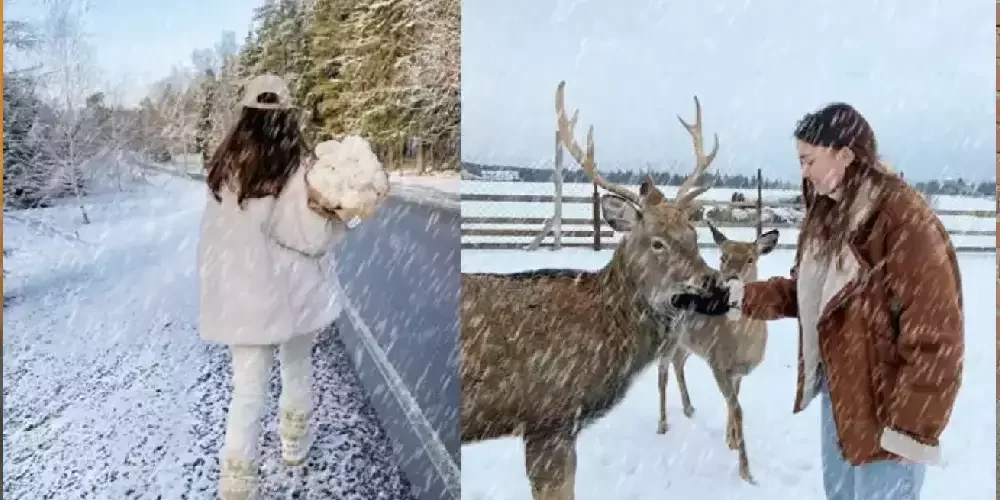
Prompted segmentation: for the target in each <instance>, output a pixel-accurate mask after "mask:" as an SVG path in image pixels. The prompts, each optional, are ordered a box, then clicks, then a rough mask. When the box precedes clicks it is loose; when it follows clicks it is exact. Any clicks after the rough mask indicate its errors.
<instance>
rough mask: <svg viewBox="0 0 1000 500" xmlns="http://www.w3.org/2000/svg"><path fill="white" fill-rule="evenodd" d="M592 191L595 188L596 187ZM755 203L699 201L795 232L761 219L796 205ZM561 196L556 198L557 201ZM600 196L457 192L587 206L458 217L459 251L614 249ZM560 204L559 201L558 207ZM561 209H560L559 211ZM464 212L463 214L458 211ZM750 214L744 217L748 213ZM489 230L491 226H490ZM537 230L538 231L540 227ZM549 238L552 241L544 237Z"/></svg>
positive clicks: (748, 223) (746, 224) (977, 248)
mask: <svg viewBox="0 0 1000 500" xmlns="http://www.w3.org/2000/svg"><path fill="white" fill-rule="evenodd" d="M595 188H596V187H595ZM758 193H759V194H758V198H757V199H756V200H750V201H741V202H732V201H724V200H703V201H701V200H700V201H699V202H700V204H701V205H702V206H703V207H705V209H706V213H707V216H706V218H708V219H709V220H712V219H713V217H711V213H710V212H709V210H710V209H722V210H723V211H726V210H731V209H743V210H746V211H747V212H756V213H755V214H753V216H748V218H747V220H743V221H739V220H735V221H734V220H719V221H715V220H712V223H713V225H715V226H716V227H718V228H719V229H723V230H725V229H726V228H746V229H750V228H755V229H756V231H757V232H758V233H759V232H760V231H761V228H762V227H763V226H766V227H767V228H768V229H772V228H773V229H779V230H781V229H785V230H798V229H799V224H798V223H796V222H792V221H786V220H782V219H783V216H781V215H778V217H779V219H778V220H775V221H773V222H768V221H766V220H763V217H762V216H763V214H764V212H765V210H773V209H791V210H793V211H796V212H798V211H801V209H802V205H801V204H800V203H791V202H782V201H767V200H762V199H761V197H760V190H758ZM560 198H561V199H560ZM599 200H600V197H599V195H598V194H597V192H596V189H595V192H594V194H592V195H590V196H566V195H562V196H561V197H560V196H553V195H540V194H539V195H536V194H472V193H467V194H462V195H461V201H462V202H464V203H495V204H497V205H498V206H497V211H498V212H502V211H503V208H502V204H506V203H521V204H523V203H535V204H550V203H553V204H560V205H562V204H567V203H568V204H576V205H580V204H588V205H591V206H592V210H591V212H592V215H591V216H590V217H587V218H580V217H576V218H572V217H571V218H563V217H561V213H562V210H558V211H557V212H558V214H559V215H560V217H559V219H560V220H559V221H558V222H556V221H554V218H553V217H548V218H546V217H506V216H499V215H498V216H495V217H494V216H483V215H470V216H463V217H462V220H461V223H462V229H461V235H462V248H463V249H470V250H471V249H474V250H514V249H518V250H520V249H523V250H535V249H538V248H541V247H547V248H550V249H553V250H555V249H558V248H592V249H594V250H606V249H610V248H613V247H614V246H615V244H616V243H617V238H616V237H615V233H614V232H613V231H612V230H611V228H610V227H608V226H607V225H606V224H605V223H604V222H603V220H601V219H600V205H599ZM559 202H561V203H559ZM560 208H562V207H560ZM463 212H464V211H463ZM936 213H937V214H938V215H939V216H966V217H975V218H990V219H994V218H996V217H997V213H996V212H994V211H990V210H937V211H936ZM748 215H749V214H748ZM489 226H494V227H489ZM496 226H522V227H496ZM553 227H558V228H559V231H558V233H556V232H555V231H553ZM540 228H541V229H542V231H541V232H539V229H540ZM948 234H949V235H951V236H980V237H994V238H995V237H996V230H985V229H982V230H979V229H949V231H948ZM549 236H551V237H549ZM480 237H490V238H512V239H513V238H517V239H519V240H523V239H531V238H534V239H533V240H532V241H466V238H480ZM563 238H576V239H580V240H589V241H563ZM699 246H700V247H702V248H711V247H714V246H715V245H714V243H712V242H699ZM778 248H779V249H794V248H795V245H794V244H788V243H784V244H779V245H778ZM956 250H957V251H959V252H963V253H966V252H968V253H995V252H996V245H995V244H994V245H958V246H956Z"/></svg>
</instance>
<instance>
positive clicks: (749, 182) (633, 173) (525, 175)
mask: <svg viewBox="0 0 1000 500" xmlns="http://www.w3.org/2000/svg"><path fill="white" fill-rule="evenodd" d="M492 170H505V171H513V172H517V174H518V179H519V181H521V182H552V175H553V171H552V169H551V168H529V167H513V166H507V165H482V164H478V163H471V162H462V171H463V172H465V173H468V174H471V175H474V176H480V175H482V172H483V171H492ZM601 174H602V175H603V176H604V177H605V178H606V179H608V180H610V181H612V182H617V183H621V184H630V185H636V184H639V183H641V182H642V181H643V180H644V179H645V178H646V176H647V175H649V176H652V177H653V180H654V181H655V182H656V184H658V185H661V186H678V185H680V184H681V183H682V182H684V179H685V178H687V175H688V172H669V171H656V172H646V171H641V170H638V169H636V170H622V169H618V170H606V169H602V172H601ZM763 174H764V175H763V188H764V189H791V190H797V189H799V187H800V184H799V182H797V181H796V182H791V181H788V180H782V179H770V178H768V177H767V172H763ZM904 175H905V172H904ZM563 180H564V181H565V182H573V183H578V182H584V183H586V182H590V179H589V178H588V177H587V174H586V173H584V172H583V170H581V169H578V168H571V169H564V170H563ZM701 183H702V184H710V185H713V186H718V187H720V188H726V189H747V190H750V189H757V176H756V175H753V176H749V175H744V174H720V173H716V172H709V173H706V174H705V175H704V176H703V177H702V180H701ZM913 186H914V188H916V189H917V190H918V191H920V192H922V193H926V194H930V195H962V196H983V197H996V193H997V191H996V181H995V180H990V181H983V182H971V181H967V180H965V179H963V178H958V179H948V180H932V181H919V182H915V183H913Z"/></svg>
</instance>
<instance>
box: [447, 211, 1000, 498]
mask: <svg viewBox="0 0 1000 500" xmlns="http://www.w3.org/2000/svg"><path fill="white" fill-rule="evenodd" d="M463 208H464V207H463ZM705 257H706V260H708V261H709V262H718V254H717V252H715V251H713V250H709V251H705ZM608 258H610V252H594V251H591V250H575V249H572V250H562V251H559V252H553V251H546V250H539V251H537V252H533V253H528V252H523V251H488V250H487V251H474V250H464V251H463V252H462V271H463V272H481V271H490V272H512V271H517V270H524V269H531V268H542V267H574V268H591V269H597V268H599V267H601V266H602V265H603V264H605V263H606V261H607V259H608ZM791 262H792V252H791V251H779V252H775V253H774V254H772V255H769V256H767V257H766V258H764V259H762V260H761V276H762V277H766V276H771V275H781V274H786V273H787V272H788V269H789V268H790V267H791ZM960 266H961V271H962V276H963V281H964V293H965V308H966V321H967V323H966V324H967V329H966V341H967V351H966V356H967V357H966V361H965V375H964V385H963V387H962V390H961V393H960V395H959V399H958V402H957V406H956V408H955V413H954V415H953V417H952V421H951V424H950V425H949V427H948V429H947V431H946V432H945V434H944V436H943V438H942V439H943V448H944V453H945V459H946V460H947V461H948V462H947V465H946V466H945V467H943V468H932V469H930V470H929V472H928V476H927V482H926V485H925V488H924V495H923V496H924V497H925V498H928V499H943V498H961V499H962V500H987V499H993V498H995V496H996V492H995V481H994V479H995V476H994V472H995V471H994V467H993V465H994V460H995V456H994V449H991V448H990V443H989V441H987V440H986V439H984V437H985V436H989V435H991V434H994V432H995V429H996V425H995V424H996V409H995V407H994V405H993V404H991V403H992V402H993V398H994V395H995V394H996V379H995V378H994V374H995V371H996V359H995V354H994V352H995V351H994V344H995V342H996V337H995V335H996V329H995V323H994V314H993V313H994V306H995V303H996V289H995V288H994V287H993V286H992V284H993V276H994V274H995V272H996V260H995V256H994V255H963V256H961V260H960ZM769 339H770V342H769V345H768V351H767V358H766V359H765V361H764V363H763V364H762V365H761V366H760V367H759V368H758V369H757V370H756V371H755V372H754V373H753V374H751V375H750V376H749V377H747V378H746V379H744V383H743V389H742V391H741V401H742V404H743V410H744V415H745V417H744V418H745V420H746V437H747V451H748V453H749V455H750V467H751V471H752V473H753V474H754V476H755V479H757V481H758V483H759V484H758V486H756V487H754V486H750V485H748V484H746V483H744V482H743V481H741V480H740V478H739V475H738V473H737V461H736V454H735V452H731V451H729V450H728V448H727V447H726V443H725V434H724V431H725V404H724V402H723V400H722V397H721V396H720V395H719V393H718V389H717V388H716V386H715V383H714V382H713V381H712V378H711V374H710V372H709V371H708V369H707V366H706V365H705V364H704V362H702V361H700V360H698V359H696V358H692V360H690V361H689V362H688V364H687V368H686V373H687V375H688V377H687V378H688V384H689V388H690V391H691V398H692V402H693V404H694V406H695V408H696V413H695V414H694V416H693V418H692V419H688V418H686V417H685V416H684V414H683V412H682V411H681V405H680V397H679V395H678V392H677V388H676V387H677V385H676V378H675V377H674V376H673V374H671V384H670V388H669V389H668V394H667V406H668V417H667V418H668V421H669V423H670V426H671V428H670V430H669V431H668V432H667V434H665V435H657V434H656V422H657V418H658V417H657V412H658V401H657V390H656V369H655V367H653V368H651V369H650V370H648V371H647V372H646V373H644V374H643V375H641V376H640V378H639V379H638V380H637V381H636V383H635V385H634V386H633V387H632V389H631V390H630V392H629V393H628V395H627V396H626V398H625V400H624V401H623V402H622V403H621V405H620V406H618V407H617V408H616V409H615V410H613V411H612V412H611V413H610V414H608V416H607V417H605V418H604V419H603V420H601V421H600V422H598V423H597V424H595V425H594V426H593V427H591V428H589V429H587V430H585V431H584V432H583V434H582V436H581V439H580V442H579V448H578V449H579V454H578V455H579V459H578V460H579V465H578V469H577V483H576V495H577V499H578V500H590V499H592V500H605V499H612V498H614V499H621V500H633V499H634V500H653V499H662V498H684V499H688V498H712V499H713V500H715V499H719V500H723V499H732V500H735V499H741V500H773V499H779V498H781V499H785V498H794V499H801V500H813V499H822V498H824V496H823V492H822V486H821V478H820V465H819V440H818V437H819V431H818V426H819V423H818V422H819V413H818V404H815V403H814V404H813V405H812V406H810V407H809V409H808V410H807V411H806V412H804V413H802V414H799V415H796V416H793V415H792V411H791V410H792V402H793V399H794V393H795V356H796V348H797V345H796V344H797V334H796V326H795V322H794V321H792V320H782V321H777V322H773V323H770V336H769ZM523 449H524V448H523V446H522V444H521V442H520V441H519V440H516V439H500V440H494V441H488V442H484V443H478V444H473V445H466V446H464V447H463V448H462V498H464V499H470V500H515V499H517V500H525V499H530V498H531V493H530V488H529V485H528V481H527V479H526V478H525V476H524V458H523ZM709 492H711V493H709Z"/></svg>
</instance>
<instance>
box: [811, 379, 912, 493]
mask: <svg viewBox="0 0 1000 500" xmlns="http://www.w3.org/2000/svg"><path fill="white" fill-rule="evenodd" d="M821 378H822V380H821V381H820V382H821V384H822V385H821V389H820V398H821V400H822V407H821V410H820V413H821V417H820V418H821V420H820V432H821V433H822V436H821V444H820V451H821V453H822V455H823V457H822V458H823V489H824V490H825V491H826V499H827V500H920V488H921V487H922V486H923V484H924V472H925V471H926V468H927V466H926V465H923V464H907V463H901V462H897V461H891V460H884V461H879V462H874V463H870V464H865V465H860V466H854V465H851V463H850V462H848V461H847V460H846V459H845V458H844V454H843V452H842V451H841V449H840V443H839V442H838V439H837V428H836V424H835V423H834V420H833V405H832V404H831V403H830V391H829V387H828V385H827V381H826V379H825V377H822V376H821Z"/></svg>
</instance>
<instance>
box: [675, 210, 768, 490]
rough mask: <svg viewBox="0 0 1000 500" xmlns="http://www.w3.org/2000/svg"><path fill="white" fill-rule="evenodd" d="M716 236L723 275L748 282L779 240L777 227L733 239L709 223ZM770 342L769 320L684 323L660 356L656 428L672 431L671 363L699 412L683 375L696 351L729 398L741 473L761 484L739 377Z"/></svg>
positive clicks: (730, 434)
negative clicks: (747, 438)
mask: <svg viewBox="0 0 1000 500" xmlns="http://www.w3.org/2000/svg"><path fill="white" fill-rule="evenodd" d="M706 223H707V224H708V227H709V228H710V229H711V230H712V238H713V239H714V240H715V244H716V245H718V247H719V250H721V252H722V259H721V261H722V262H721V265H720V267H719V270H720V271H721V272H722V275H723V277H724V278H727V279H728V278H739V279H741V280H743V282H750V281H756V280H757V259H758V258H760V256H762V255H767V254H768V253H770V252H771V251H772V250H774V248H775V247H776V246H777V244H778V236H779V234H778V231H777V230H771V231H768V232H766V233H763V234H761V235H760V236H757V240H756V241H753V242H749V243H748V242H742V241H732V240H730V239H729V238H727V237H726V235H725V234H723V233H722V232H721V231H719V230H718V229H717V228H716V227H715V226H713V225H712V224H711V223H710V222H707V221H706ZM766 345H767V322H765V321H759V320H754V319H750V318H746V317H743V318H740V319H737V320H730V319H727V318H725V317H724V316H723V317H717V318H712V317H704V316H699V317H692V318H690V319H689V320H688V321H687V322H686V323H685V325H684V327H683V328H681V336H680V345H679V346H678V348H677V350H675V351H674V354H673V356H672V357H670V358H668V357H666V356H664V357H661V358H660V361H659V366H658V368H659V380H658V386H659V391H660V422H659V425H658V427H657V431H656V432H657V433H658V434H663V433H665V432H667V378H668V374H669V365H668V364H673V367H674V373H675V374H676V375H677V383H678V384H679V386H680V392H681V402H682V403H683V404H684V415H685V416H687V417H688V418H690V417H691V416H693V415H694V407H693V406H691V396H690V395H689V394H688V389H687V381H686V380H685V378H684V363H685V362H686V361H687V358H688V356H690V355H691V354H692V353H694V354H696V355H697V356H698V357H700V358H702V359H704V360H705V361H706V362H708V365H709V367H711V369H712V374H713V375H714V376H715V382H716V384H718V386H719V391H720V392H721V393H722V396H723V397H724V398H725V399H726V406H727V407H728V410H729V413H728V415H727V418H726V444H727V445H728V446H729V449H731V450H738V452H739V467H740V477H742V478H743V480H744V481H746V482H748V483H750V484H756V483H755V481H754V479H753V477H752V476H751V475H750V461H749V459H748V458H747V450H746V445H745V443H744V440H743V409H742V408H741V407H740V401H739V394H740V381H741V380H742V379H743V377H745V376H747V375H749V374H750V372H752V371H753V370H754V369H755V368H757V365H759V364H760V362H761V361H763V359H764V348H765V346H766Z"/></svg>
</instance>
